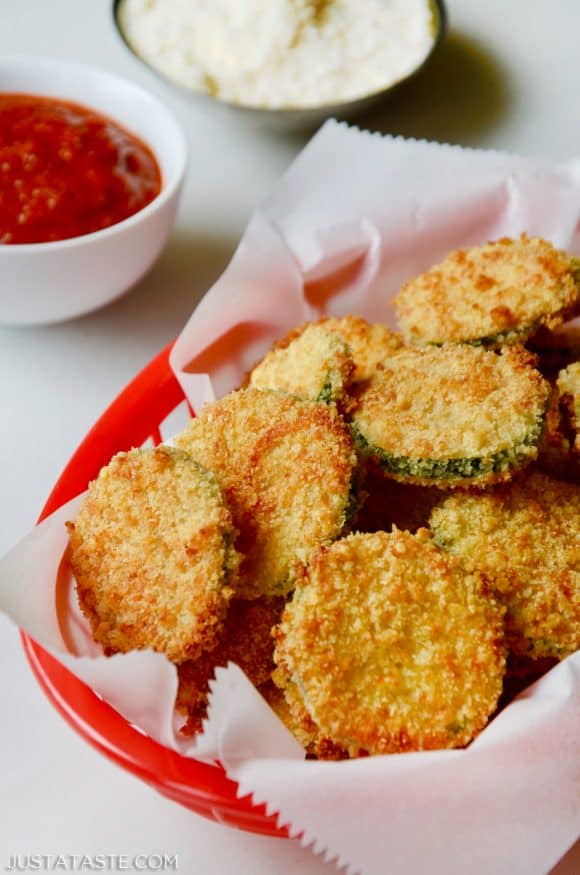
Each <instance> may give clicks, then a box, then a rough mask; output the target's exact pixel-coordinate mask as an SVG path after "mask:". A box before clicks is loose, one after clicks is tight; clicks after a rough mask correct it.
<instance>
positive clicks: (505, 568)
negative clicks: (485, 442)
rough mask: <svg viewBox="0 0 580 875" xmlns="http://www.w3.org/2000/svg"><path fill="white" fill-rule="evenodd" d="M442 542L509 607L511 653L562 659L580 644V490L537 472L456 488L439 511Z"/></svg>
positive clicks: (436, 519)
mask: <svg viewBox="0 0 580 875" xmlns="http://www.w3.org/2000/svg"><path fill="white" fill-rule="evenodd" d="M430 524H431V528H432V530H433V533H434V538H435V542H436V543H437V544H439V545H440V546H441V547H442V548H444V549H445V550H446V551H448V552H449V553H452V554H453V555H454V556H456V557H457V558H458V559H460V560H461V562H462V563H463V564H464V566H465V567H466V569H468V570H469V571H471V570H475V569H477V570H480V571H482V572H483V573H484V574H485V575H486V576H487V577H488V579H489V580H490V582H491V585H492V586H493V588H494V590H495V591H496V592H497V593H498V595H499V596H500V597H501V599H502V600H503V601H504V603H505V605H506V607H507V617H506V630H507V641H508V645H509V648H510V651H511V652H512V653H513V654H514V655H516V656H521V657H529V658H531V659H541V658H544V657H555V658H557V659H562V658H563V657H565V656H567V655H568V654H570V653H573V652H574V651H575V650H577V649H578V648H579V647H580V488H579V487H578V486H575V485H573V484H570V483H564V482H562V481H559V480H553V479H551V478H550V477H546V476H545V475H543V474H539V473H537V472H533V473H531V474H529V475H528V476H526V477H523V478H518V479H516V480H514V481H513V482H512V483H508V484H505V485H503V486H500V487H497V488H496V489H493V490H490V491H489V492H485V493H482V494H481V495H470V494H462V493H456V494H454V495H453V496H451V497H450V498H447V499H446V500H445V501H444V502H443V504H441V505H440V506H439V507H437V508H435V510H434V511H433V513H432V515H431V521H430Z"/></svg>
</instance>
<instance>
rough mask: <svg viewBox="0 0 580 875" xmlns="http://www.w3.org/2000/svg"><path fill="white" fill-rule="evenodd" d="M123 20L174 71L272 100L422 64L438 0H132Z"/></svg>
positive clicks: (351, 94) (350, 88)
mask: <svg viewBox="0 0 580 875" xmlns="http://www.w3.org/2000/svg"><path fill="white" fill-rule="evenodd" d="M119 23H120V26H121V29H122V30H123V33H124V35H125V37H126V38H127V40H128V42H129V44H130V45H131V46H132V48H133V49H134V51H135V52H136V53H137V54H138V55H139V56H140V57H142V58H143V60H145V61H146V62H147V63H149V64H150V65H151V66H152V67H154V68H156V69H157V70H158V71H159V72H161V73H163V74H165V75H166V76H168V77H170V78H171V79H174V80H175V81H177V82H179V83H181V84H183V85H185V86H186V87H188V88H190V89H193V90H194V91H201V92H206V93H209V94H212V95H214V96H216V97H219V98H221V99H222V100H226V101H229V102H231V103H237V104H243V105H246V106H255V107H268V108H272V109H274V108H290V107H292V108H298V107H308V106H318V105H321V104H327V103H328V104H332V103H340V102H343V101H347V100H353V99H356V98H358V97H363V96H365V95H368V94H372V93H374V92H376V91H380V90H381V89H383V88H385V87H387V86H388V85H391V84H394V83H395V82H397V81H399V80H400V79H403V78H405V77H406V76H407V75H409V74H410V73H411V72H412V71H413V70H415V69H416V68H417V67H418V66H419V65H420V64H421V62H422V61H423V60H424V59H425V57H426V56H427V54H428V53H429V50H430V48H431V46H432V45H433V39H434V23H433V13H432V7H431V4H430V3H429V2H428V0H124V2H123V3H122V4H121V7H120V10H119Z"/></svg>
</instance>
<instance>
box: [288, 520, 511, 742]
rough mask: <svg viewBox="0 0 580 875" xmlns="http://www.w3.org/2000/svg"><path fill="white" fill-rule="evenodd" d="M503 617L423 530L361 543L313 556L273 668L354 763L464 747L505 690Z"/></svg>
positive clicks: (346, 541)
mask: <svg viewBox="0 0 580 875" xmlns="http://www.w3.org/2000/svg"><path fill="white" fill-rule="evenodd" d="M503 614H504V610H503V608H502V607H501V606H500V605H499V604H498V603H497V602H496V601H495V600H494V598H493V597H491V596H490V595H489V594H488V593H487V592H486V590H485V582H484V579H483V578H480V577H479V576H478V575H468V574H466V573H465V571H464V569H463V568H462V566H461V564H460V563H459V562H457V561H456V560H454V559H453V558H452V557H449V556H447V555H446V554H445V553H444V552H442V551H441V550H439V549H438V548H437V547H435V546H434V545H433V544H432V543H431V541H430V539H429V536H428V533H427V532H426V530H424V529H423V530H421V532H420V533H418V534H417V535H412V534H410V533H409V532H399V531H393V532H392V533H390V534H387V533H386V532H376V533H375V534H353V535H349V536H348V537H346V538H343V539H341V540H340V541H336V542H335V543H334V544H332V545H331V546H330V547H322V548H319V549H318V550H316V551H315V552H314V554H313V555H312V556H311V558H310V563H309V565H308V567H306V568H305V569H304V571H303V575H302V579H301V580H300V583H299V584H298V586H297V587H296V590H295V592H294V596H293V599H292V601H291V602H290V603H289V604H288V605H287V606H286V608H285V611H284V614H283V617H282V623H281V624H280V626H279V627H278V628H277V630H276V639H277V640H276V648H275V651H274V660H275V662H276V663H277V665H279V666H281V668H282V672H283V673H285V674H286V676H287V677H288V678H289V680H290V682H291V684H293V685H294V690H295V691H296V692H297V694H299V695H300V697H301V698H302V700H303V706H304V708H305V709H306V710H307V711H308V713H309V714H310V716H311V717H312V720H313V721H314V724H315V725H316V726H317V727H318V730H319V732H320V734H321V735H322V736H324V737H326V738H328V739H331V740H332V741H333V742H334V743H335V744H336V745H338V746H339V747H343V748H344V749H345V750H346V751H347V752H348V753H349V754H350V755H351V756H357V755H359V754H360V753H363V752H368V753H371V754H383V753H394V752H404V751H411V750H430V749H436V748H453V747H461V746H463V745H465V744H467V743H468V742H469V741H471V740H472V739H473V738H474V737H475V736H476V735H477V733H478V732H479V731H480V730H481V729H482V728H483V727H484V726H485V724H486V723H487V721H488V719H489V717H490V715H491V714H492V713H493V711H494V709H495V707H496V704H497V701H498V699H499V696H500V693H501V690H502V679H503V675H504V670H505V653H504V629H503ZM274 680H275V681H276V682H277V683H278V682H279V679H278V676H277V674H276V673H275V674H274ZM285 693H286V695H287V694H288V690H287V688H285Z"/></svg>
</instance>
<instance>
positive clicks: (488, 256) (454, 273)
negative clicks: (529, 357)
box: [394, 234, 580, 347]
mask: <svg viewBox="0 0 580 875" xmlns="http://www.w3.org/2000/svg"><path fill="white" fill-rule="evenodd" d="M394 304H395V308H396V310H397V314H398V318H399V324H400V326H401V330H402V332H403V335H404V337H405V340H406V341H407V342H408V343H417V344H441V343H471V344H475V345H478V346H492V347H496V346H501V345H504V344H511V343H523V342H525V340H526V339H527V338H529V337H531V336H532V335H533V334H535V333H536V331H538V329H539V328H541V327H542V326H547V327H548V328H554V327H556V326H557V325H560V324H561V323H562V322H564V321H565V320H566V319H569V318H571V316H573V315H574V314H575V313H577V312H578V310H579V306H580V261H578V259H576V258H573V257H572V256H570V255H568V254H567V253H566V252H563V251H562V250H559V249H555V248H554V247H553V246H552V244H551V243H548V241H546V240H542V239H541V238H539V237H527V236H526V235H525V234H523V235H522V236H521V237H520V238H519V239H518V240H510V239H508V238H503V239H501V240H497V241H495V242H493V243H487V244H486V245H485V246H473V247H470V248H468V249H459V250H457V251H455V252H452V253H451V254H450V255H448V256H447V258H445V259H444V261H442V262H441V263H440V264H437V265H435V267H432V268H431V269H430V270H428V271H427V272H426V273H423V274H421V275H420V276H418V277H415V278H414V279H411V280H409V281H408V282H407V283H405V285H404V286H403V287H402V289H401V290H400V291H399V293H398V294H397V295H396V297H395V298H394Z"/></svg>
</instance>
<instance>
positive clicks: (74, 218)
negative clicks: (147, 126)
mask: <svg viewBox="0 0 580 875" xmlns="http://www.w3.org/2000/svg"><path fill="white" fill-rule="evenodd" d="M160 191H161V171H160V169H159V165H158V163H157V160H156V158H155V156H154V154H153V152H152V151H151V149H149V147H148V146H146V145H145V143H143V142H142V141H141V140H140V139H139V138H138V137H136V136H135V135H134V134H131V133H129V132H128V131H126V130H124V129H123V128H122V127H121V126H120V125H119V124H117V123H116V122H114V121H112V120H111V119H109V118H107V117H106V116H104V115H101V114H100V113H98V112H95V111H93V110H91V109H89V108H87V107H84V106H81V105H80V104H76V103H70V102H68V101H64V100H58V99H53V98H49V97H39V96H35V95H29V94H3V93H0V244H5V245H6V244H8V245H10V244H23V243H50V242H54V241H56V240H65V239H68V238H70V237H80V236H82V235H84V234H90V233H91V232H93V231H100V230H102V229H103V228H108V227H109V226H110V225H115V224H117V223H118V222H121V221H123V219H127V218H128V217H129V216H132V215H133V214H134V213H136V212H138V211H139V210H141V209H143V207H145V206H147V204H148V203H150V202H151V201H152V200H153V199H154V198H155V197H156V196H157V195H158V194H159V192H160Z"/></svg>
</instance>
